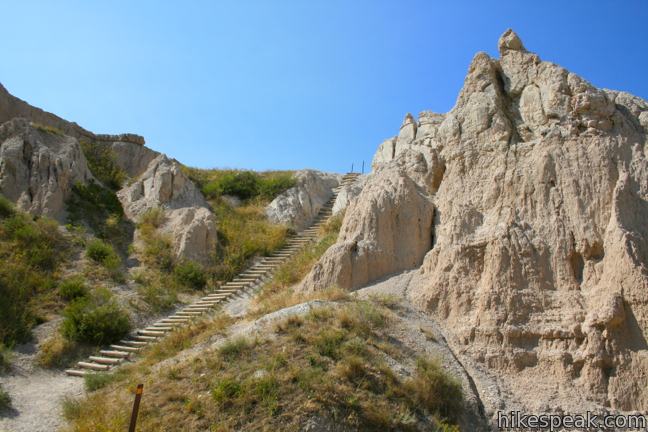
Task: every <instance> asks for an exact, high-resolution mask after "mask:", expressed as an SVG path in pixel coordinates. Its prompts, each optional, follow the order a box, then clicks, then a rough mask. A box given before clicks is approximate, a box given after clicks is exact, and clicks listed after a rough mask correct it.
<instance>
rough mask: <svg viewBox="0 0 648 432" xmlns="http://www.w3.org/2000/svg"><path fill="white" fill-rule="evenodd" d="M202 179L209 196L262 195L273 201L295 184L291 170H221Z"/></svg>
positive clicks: (242, 197)
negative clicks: (264, 171) (208, 177)
mask: <svg viewBox="0 0 648 432" xmlns="http://www.w3.org/2000/svg"><path fill="white" fill-rule="evenodd" d="M202 181H203V182H204V184H203V186H202V191H203V193H204V194H205V196H207V197H208V198H217V197H219V196H221V195H234V196H237V197H239V198H240V199H242V200H249V199H252V198H256V197H261V198H263V199H264V200H268V201H271V200H273V199H274V198H275V197H276V196H277V195H279V194H280V193H282V192H284V191H285V190H287V189H289V188H291V187H293V186H294V185H295V180H294V178H293V176H292V173H289V172H269V173H256V172H253V171H220V172H214V175H213V178H212V179H211V180H209V181H206V182H205V180H204V179H202Z"/></svg>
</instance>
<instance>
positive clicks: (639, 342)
mask: <svg viewBox="0 0 648 432" xmlns="http://www.w3.org/2000/svg"><path fill="white" fill-rule="evenodd" d="M499 52H500V58H499V60H497V59H493V58H491V57H489V56H488V55H487V54H485V53H478V54H477V55H476V56H475V57H474V59H473V61H472V63H471V65H470V68H469V71H468V75H467V77H466V80H465V83H464V86H463V89H462V90H461V92H460V95H459V98H458V100H457V103H456V105H455V107H454V108H453V109H452V110H451V111H450V112H448V113H447V114H433V113H422V114H421V116H420V117H419V119H418V122H413V121H412V120H411V119H410V118H409V117H406V119H405V122H404V124H403V127H402V128H401V131H400V133H399V136H398V137H397V138H395V139H392V140H390V141H387V142H386V143H384V144H382V145H381V148H380V150H379V152H378V154H377V155H376V158H375V159H374V167H375V172H374V173H373V174H372V175H371V177H370V178H369V180H368V181H367V186H366V187H365V189H364V190H363V191H362V193H361V194H360V196H359V197H358V200H357V202H356V203H354V204H352V205H350V206H349V208H348V209H347V212H346V216H345V220H344V223H343V227H342V232H341V234H340V239H339V242H338V243H337V244H336V245H334V246H333V247H332V248H331V249H330V250H329V251H328V252H327V253H326V254H325V255H324V257H323V258H322V260H321V261H320V263H319V264H318V265H317V266H316V268H315V269H314V270H313V272H311V274H310V275H309V276H308V277H307V278H306V280H305V283H304V285H303V287H302V288H303V289H307V290H309V289H317V288H322V287H324V286H326V285H328V284H332V283H337V284H338V285H340V286H345V287H348V288H357V287H359V286H362V285H363V284H365V283H367V282H368V281H371V280H373V279H378V278H381V277H384V276H385V275H387V274H388V273H391V272H393V271H395V270H396V268H397V266H395V265H393V264H392V263H389V262H387V261H388V260H387V259H386V258H384V257H385V256H386V254H388V253H392V255H391V259H393V260H398V259H399V258H398V256H399V253H402V252H403V251H407V250H409V249H411V248H412V249H414V250H417V251H420V250H421V248H424V247H425V246H426V244H423V245H422V244H421V239H420V238H416V236H414V235H411V234H408V232H407V231H405V232H404V233H403V232H401V231H400V230H401V229H403V225H405V224H401V225H398V226H397V225H396V224H395V221H397V220H399V219H400V218H402V217H403V216H402V214H403V211H405V212H406V214H407V215H409V216H408V218H407V219H408V220H409V222H410V224H414V225H415V226H421V227H425V225H424V223H426V221H427V220H433V222H432V223H431V225H430V227H429V230H427V229H422V230H421V231H420V233H421V236H428V238H429V239H430V243H428V244H427V245H429V247H430V249H431V250H430V251H429V252H427V254H425V256H424V257H422V258H421V259H420V260H419V262H422V265H421V266H420V268H419V269H418V270H417V271H416V272H415V275H414V276H413V278H412V281H411V282H410V284H409V289H408V291H407V292H408V296H409V297H410V298H411V299H412V300H413V301H414V302H415V303H416V304H418V305H420V306H421V307H422V308H424V309H425V310H427V311H429V313H431V314H432V315H434V316H435V317H436V318H437V319H438V320H439V321H440V322H441V323H442V325H443V327H444V328H445V330H446V332H447V334H448V339H449V341H450V342H451V345H453V346H454V348H455V350H456V351H457V352H458V353H459V354H461V355H463V356H465V357H466V359H468V360H467V361H471V362H474V364H475V365H476V367H477V368H481V369H482V370H485V371H490V372H491V373H495V374H497V375H498V382H499V383H500V385H501V387H502V390H501V391H502V392H503V394H506V404H508V407H509V408H510V407H512V408H519V409H523V410H526V411H528V412H539V411H568V412H569V411H572V412H573V411H582V410H583V409H590V408H591V409H615V410H647V409H648V390H646V389H648V378H647V377H648V344H647V343H646V337H647V336H648V330H646V329H648V306H646V305H648V231H647V230H646V229H645V223H644V222H642V221H645V220H648V163H647V160H646V154H647V151H648V150H647V147H646V145H647V142H646V134H647V131H648V128H647V125H646V123H647V121H648V103H647V102H646V101H644V100H642V99H640V98H637V97H634V96H631V95H629V94H627V93H624V92H617V91H610V90H601V89H597V88H595V87H593V86H592V85H591V84H589V83H588V82H586V81H585V80H583V79H582V78H580V77H578V76H577V75H575V74H573V73H570V72H569V71H567V70H565V69H564V68H562V67H560V66H558V65H555V64H552V63H549V62H543V61H541V60H540V58H539V57H538V56H537V55H536V54H533V53H530V52H528V51H527V50H526V49H525V48H524V45H523V44H522V42H521V41H520V39H519V37H518V36H517V35H515V33H513V32H512V31H507V32H506V33H505V34H504V35H503V36H502V38H501V39H500V42H499ZM413 154H416V155H418V156H417V157H416V158H418V159H416V158H415V157H414V156H413ZM408 160H409V161H412V160H419V161H420V162H418V163H417V164H411V163H408V162H407V161H408ZM423 161H424V162H425V163H423ZM405 166H409V167H410V168H402V167H405ZM397 167H401V168H397ZM419 170H420V171H419ZM423 170H425V171H426V172H425V174H423V172H422V171H423ZM413 172H418V173H419V174H421V175H420V176H419V179H418V180H416V176H414V175H413V174H412V173H413ZM408 178H410V179H411V182H409V181H408V180H407V179H408ZM395 185H402V186H399V187H395ZM408 185H409V186H408ZM381 190H382V192H381ZM412 202H414V203H416V204H412ZM428 202H429V204H427V203H428ZM431 208H434V218H431V210H430V209H431ZM385 209H388V213H385V212H386V210H385ZM387 214H389V217H390V218H391V220H392V222H391V223H379V221H380V220H381V218H382V215H387ZM414 214H415V215H416V216H412V215H414ZM419 218H420V220H421V221H422V222H421V224H420V225H416V224H415V223H414V221H417V222H418V220H419ZM426 218H430V219H426ZM401 237H403V238H402V239H401ZM366 241H368V242H369V244H370V245H371V247H365V246H364V245H365V243H364V242H366ZM394 245H398V247H394ZM419 253H420V252H419ZM413 256H414V255H413ZM416 256H419V257H420V255H416ZM409 262H410V263H412V264H411V265H418V264H416V260H413V259H412V260H411V261H409ZM354 263H355V264H354ZM364 263H370V264H369V266H367V265H365V264H364ZM354 272H357V274H353V273H354ZM529 388H533V389H534V398H528V391H529ZM481 390H482V391H485V392H487V391H489V390H488V389H481ZM495 408H504V406H499V407H492V406H491V409H495ZM490 413H491V414H492V413H493V411H490Z"/></svg>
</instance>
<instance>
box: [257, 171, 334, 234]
mask: <svg viewBox="0 0 648 432" xmlns="http://www.w3.org/2000/svg"><path fill="white" fill-rule="evenodd" d="M341 178H342V176H341V175H339V174H329V173H323V172H319V171H314V170H303V171H297V172H296V173H295V180H296V185H295V186H294V187H292V188H290V189H288V190H287V191H285V192H284V193H282V194H281V195H279V196H278V197H276V198H275V199H274V200H273V201H272V202H271V203H270V204H269V205H268V207H267V208H266V215H267V216H268V219H269V220H270V221H271V222H273V223H278V224H284V225H288V226H290V227H292V228H293V229H295V230H297V231H300V230H302V229H304V228H306V227H307V226H308V225H309V224H310V222H311V221H312V220H313V218H314V217H315V216H316V215H317V213H318V212H319V211H320V209H321V208H322V206H323V205H324V204H326V202H327V201H328V200H329V199H330V198H331V197H332V196H333V189H334V188H335V187H337V186H338V185H339V184H340V180H341Z"/></svg>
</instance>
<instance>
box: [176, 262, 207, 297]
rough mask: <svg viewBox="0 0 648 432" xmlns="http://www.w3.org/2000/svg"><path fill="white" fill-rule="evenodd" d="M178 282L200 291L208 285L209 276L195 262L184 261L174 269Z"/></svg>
mask: <svg viewBox="0 0 648 432" xmlns="http://www.w3.org/2000/svg"><path fill="white" fill-rule="evenodd" d="M173 276H174V277H175V279H176V281H177V282H178V283H179V284H181V285H183V286H186V287H187V288H191V289H195V290H200V289H203V288H205V285H207V275H206V274H205V271H204V270H203V268H202V267H201V266H200V265H198V264H196V263H195V262H193V261H183V262H181V263H179V264H178V265H176V266H175V268H174V269H173Z"/></svg>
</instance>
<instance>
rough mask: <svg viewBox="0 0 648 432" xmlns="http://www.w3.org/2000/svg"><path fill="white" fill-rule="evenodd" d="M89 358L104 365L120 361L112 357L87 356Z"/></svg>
mask: <svg viewBox="0 0 648 432" xmlns="http://www.w3.org/2000/svg"><path fill="white" fill-rule="evenodd" d="M88 359H89V360H92V362H94V363H98V364H104V365H116V364H119V363H121V360H120V359H116V358H112V357H99V356H90V357H88Z"/></svg>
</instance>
